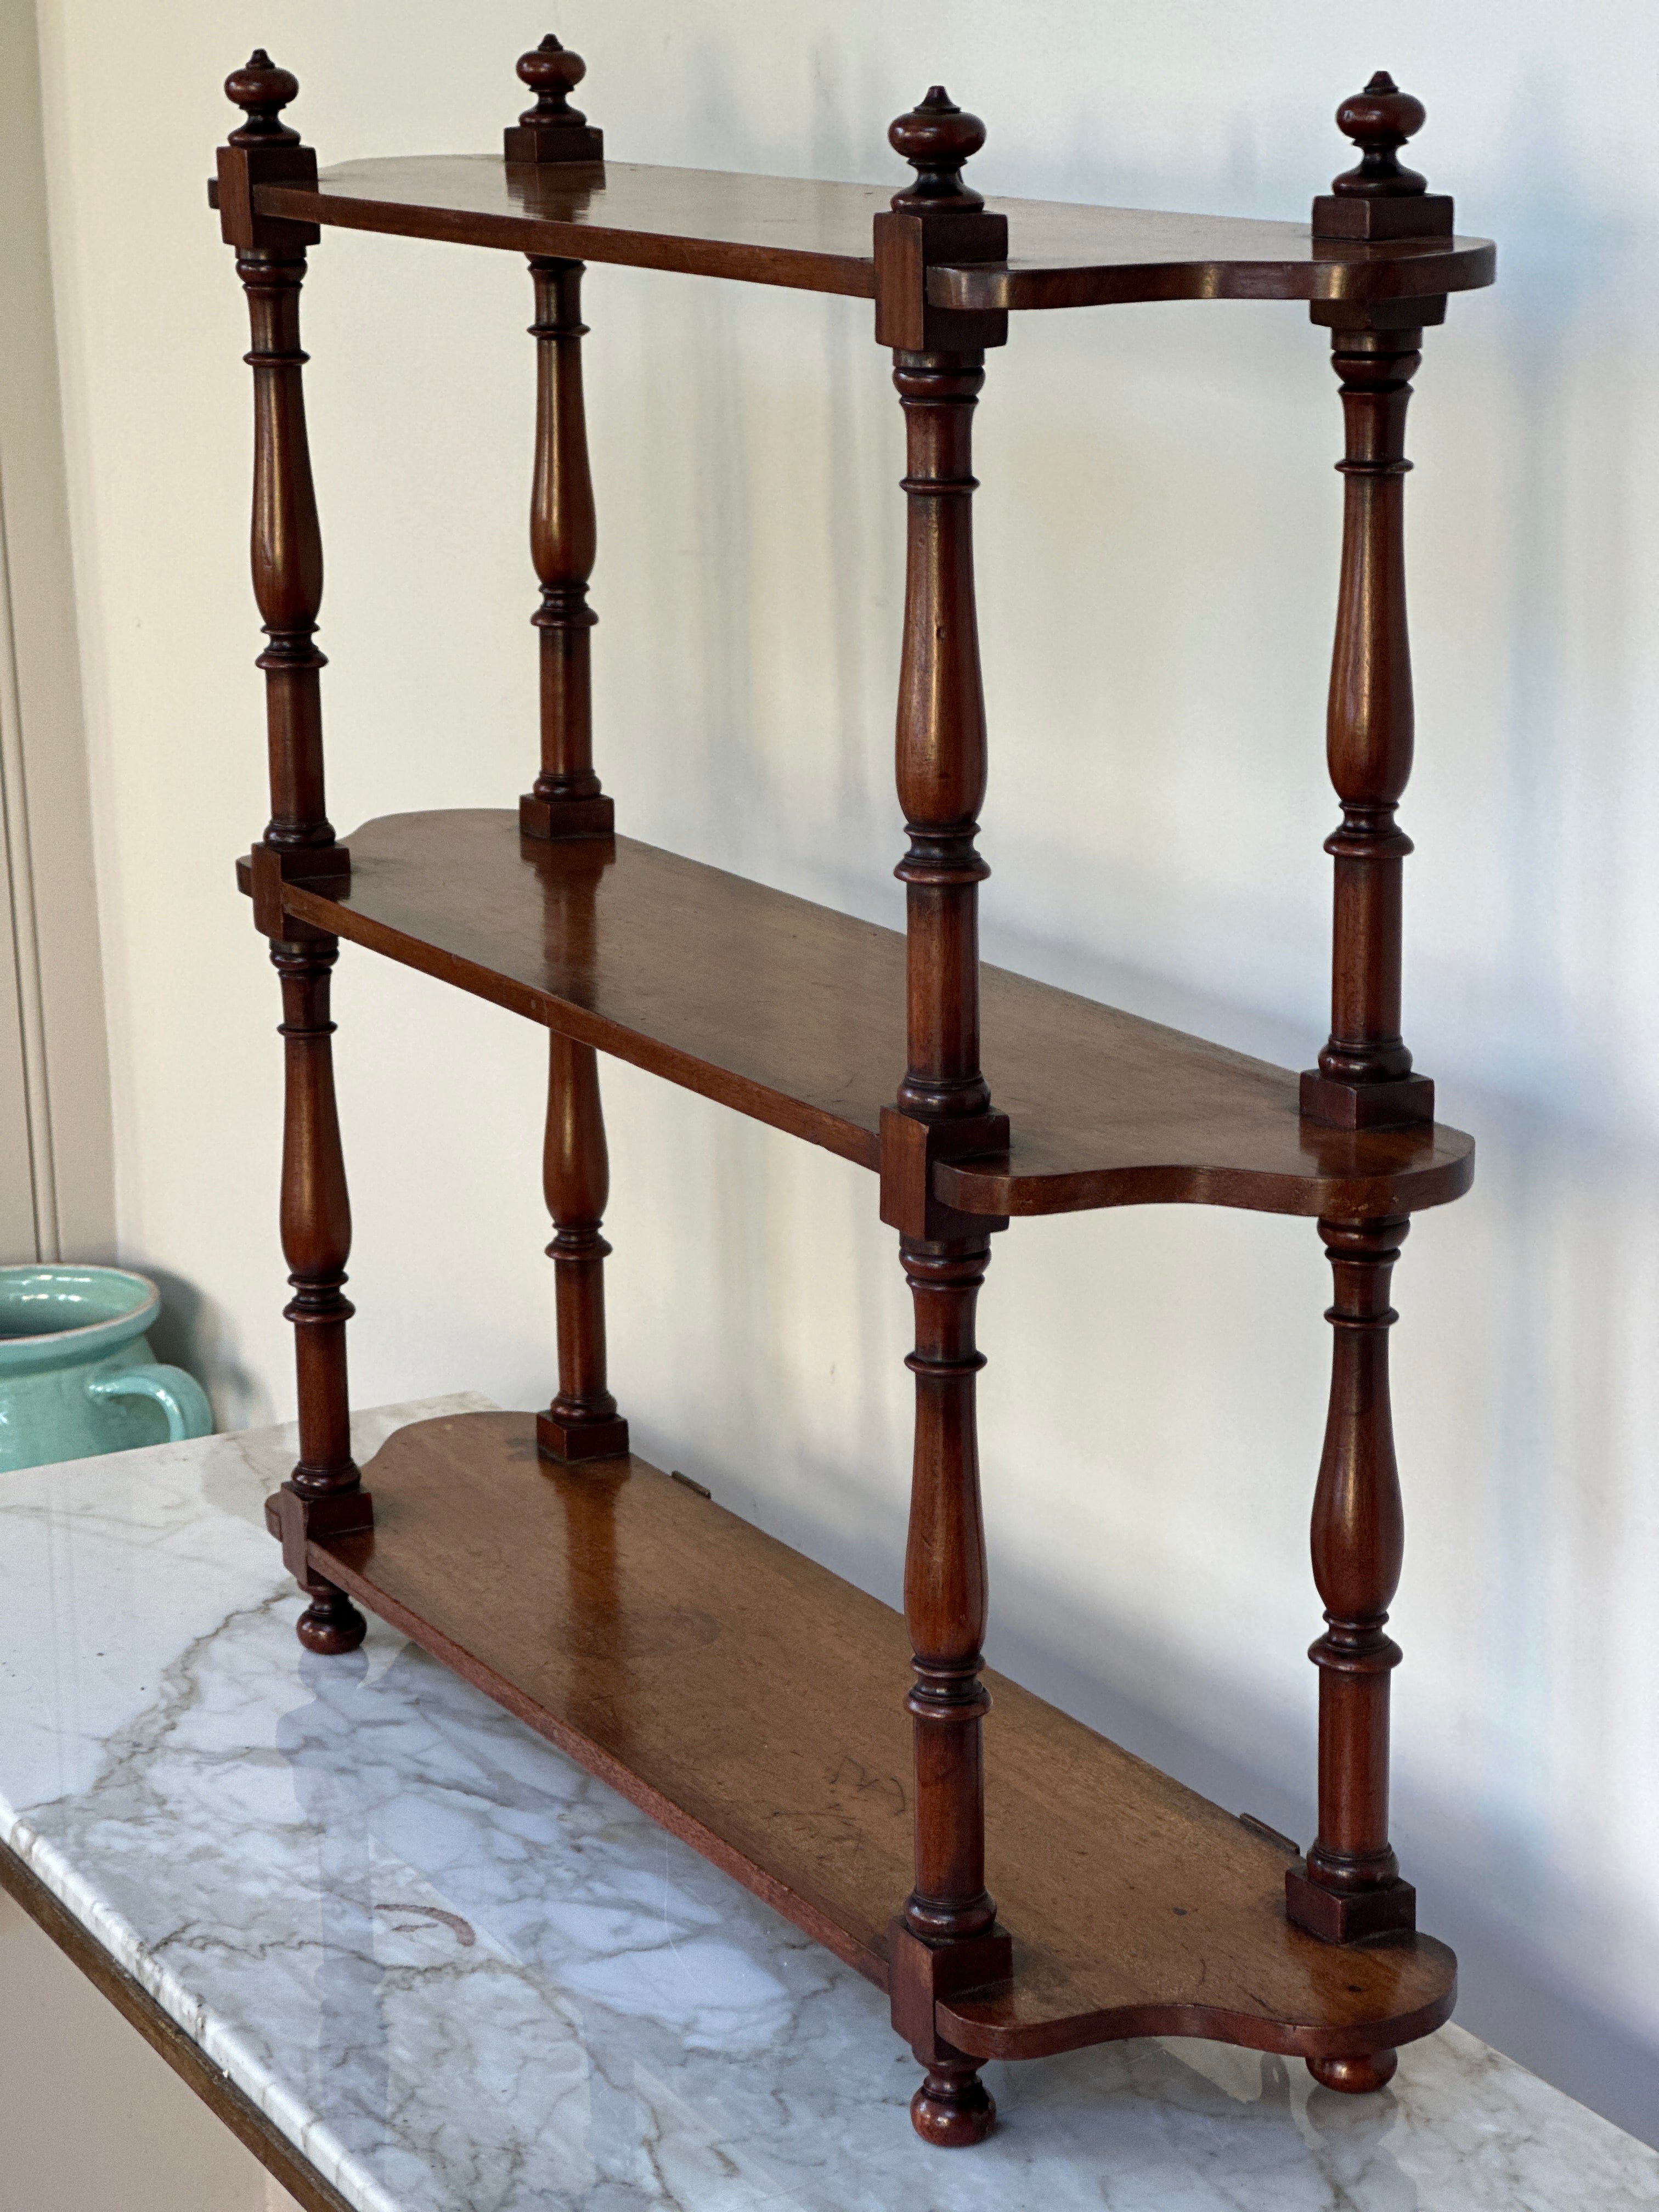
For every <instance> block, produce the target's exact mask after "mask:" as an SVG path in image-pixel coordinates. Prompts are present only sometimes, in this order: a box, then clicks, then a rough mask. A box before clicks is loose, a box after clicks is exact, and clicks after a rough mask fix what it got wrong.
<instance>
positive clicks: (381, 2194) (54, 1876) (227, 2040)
mask: <svg viewBox="0 0 1659 2212" xmlns="http://www.w3.org/2000/svg"><path fill="white" fill-rule="evenodd" d="M496 1411H499V1408H498V1407H496V1405H495V1401H494V1400H493V1399H491V1398H485V1397H483V1396H481V1395H478V1394H477V1392H475V1391H462V1392H459V1393H457V1394H455V1395H452V1396H448V1397H443V1398H431V1399H416V1400H413V1401H410V1402H409V1403H408V1404H405V1405H396V1406H377V1407H369V1408H368V1409H366V1410H365V1411H363V1412H362V1413H354V1414H353V1415H352V1445H353V1449H354V1451H356V1453H357V1454H358V1455H359V1457H360V1460H361V1459H362V1458H367V1457H368V1455H369V1454H370V1452H371V1451H373V1450H375V1449H379V1447H380V1444H381V1443H384V1441H385V1439H386V1437H387V1436H389V1435H390V1434H391V1433H392V1431H393V1430H394V1429H398V1428H402V1427H404V1426H405V1425H407V1424H408V1423H409V1422H410V1421H411V1420H420V1419H435V1418H437V1417H439V1416H441V1415H442V1414H445V1413H492V1412H496ZM244 1437H247V1438H249V1439H250V1440H252V1439H255V1438H257V1440H258V1446H259V1447H260V1451H259V1457H260V1461H261V1462H262V1463H263V1462H264V1460H265V1459H266V1458H267V1457H268V1456H270V1455H274V1454H275V1453H276V1451H277V1449H279V1448H281V1449H284V1450H287V1449H294V1448H295V1446H296V1445H297V1441H298V1429H297V1426H296V1425H295V1423H293V1422H285V1423H283V1424H281V1425H275V1426H267V1427H263V1428H259V1429H254V1430H245V1431H222V1432H219V1433H216V1434H215V1435H213V1436H210V1437H199V1438H194V1439H192V1440H191V1443H185V1444H176V1445H173V1446H170V1447H167V1449H172V1450H174V1451H178V1452H180V1453H183V1454H185V1455H188V1456H190V1457H192V1458H205V1457H207V1456H208V1455H210V1453H211V1452H212V1451H213V1449H215V1447H217V1448H218V1449H221V1450H222V1449H224V1448H225V1447H226V1446H227V1445H231V1446H233V1447H234V1446H236V1445H239V1444H240V1443H241V1442H242V1440H243V1438H244ZM154 1449H155V1447H154V1446H141V1447H140V1448H139V1450H140V1451H143V1452H148V1451H151V1450H154ZM136 1456H137V1454H136V1453H134V1454H128V1453H119V1454H117V1453H108V1454H106V1455H104V1458H105V1460H106V1461H109V1460H114V1459H118V1458H128V1457H136ZM90 1463H91V1462H86V1461H66V1462H63V1465H64V1466H65V1467H75V1466H86V1465H88V1464H90ZM249 1464H250V1468H252V1467H253V1462H252V1460H250V1462H249ZM15 1473H16V1474H18V1475H19V1476H20V1477H27V1476H29V1475H31V1474H33V1475H38V1474H40V1469H39V1468H17V1469H16V1470H15ZM273 1564H274V1565H275V1567H276V1577H275V1578H276V1579H278V1580H280V1579H281V1566H280V1561H277V1560H276V1555H275V1553H273ZM298 1598H299V1593H298V1591H297V1590H296V1591H295V1601H296V1603H297V1601H298ZM0 1843H3V1844H5V1845H6V1847H7V1848H8V1849H9V1850H11V1851H12V1852H14V1853H15V1856H16V1857H17V1858H18V1859H20V1860H21V1863H23V1865H24V1866H25V1867H27V1869H28V1870H29V1872H30V1873H31V1874H32V1875H33V1876H34V1877H35V1879H36V1881H39V1882H40V1883H41V1884H42V1886H43V1887H45V1888H46V1889H48V1890H49V1891H50V1892H51V1893H52V1896H54V1897H55V1898H56V1899H58V1903H59V1904H60V1905H62V1906H63V1907H64V1911H66V1912H68V1913H70V1914H71V1915H72V1916H73V1917H74V1918H75V1919H76V1921H77V1922H78V1923H80V1925H81V1926H82V1928H84V1929H86V1931H87V1933H88V1936H91V1937H92V1939H93V1941H94V1942H95V1943H97V1944H98V1945H99V1946H100V1948H101V1949H103V1950H105V1951H106V1952H107V1953H108V1954H109V1956H110V1957H111V1958H112V1959H113V1960H115V1962H116V1964H117V1965H118V1966H120V1967H122V1968H123V1969H124V1971H125V1972H127V1973H129V1974H130V1975H131V1977H132V1978H133V1980H134V1981H135V1982H137V1984H138V1985H139V1987H140V1988H141V1989H143V1990H144V1991H145V1993H146V1994H147V1995H148V1996H150V1997H153V1998H154V1999H155V2002H156V2003H157V2004H158V2005H160V2006H161V2009H162V2011H163V2012H165V2013H166V2014H167V2017H168V2018H169V2019H170V2020H172V2021H174V2022H175V2023H176V2024H177V2025H178V2026H179V2027H180V2028H182V2029H183V2030H184V2032H185V2034H186V2035H187V2036H188V2037H189V2038H190V2039H191V2042H192V2043H194V2044H195V2045H196V2046H197V2049H198V2050H199V2051H202V2052H203V2054H204V2056H205V2057H207V2058H209V2059H210V2061H211V2062H212V2063H213V2064H214V2065H216V2067H217V2068H218V2069H219V2070H220V2072H221V2073H222V2074H223V2075H226V2076H227V2078H228V2080H229V2081H233V2082H234V2084H235V2086H236V2087H238V2088H239V2089H240V2090H241V2092H242V2093H243V2094H244V2095H245V2096H246V2097H248V2098H249V2099H251V2100H252V2102H253V2103H254V2104H255V2105H257V2106H258V2108H259V2110H260V2111H261V2112H263V2113H264V2115H265V2117H266V2118H267V2119H268V2120H270V2122H271V2124H273V2125H274V2126H275V2127H276V2128H279V2129H280V2130H281V2131H282V2133H283V2135H284V2136H287V2138H288V2140H289V2142H290V2143H292V2144H293V2146H294V2148H295V2150H297V2151H298V2152H299V2153H300V2154H301V2157H302V2158H304V2159H305V2160H307V2163H308V2164H309V2165H311V2166H313V2167H315V2169H316V2171H317V2172H319V2174H320V2175H321V2176H322V2178H323V2179H324V2180H325V2181H327V2182H328V2183H330V2184H331V2185H332V2186H333V2187H334V2188H336V2189H337V2190H338V2191H339V2192H340V2194H341V2195H342V2196H343V2197H347V2198H349V2201H350V2202H351V2203H353V2204H354V2205H356V2207H357V2208H358V2212H405V2208H404V2205H403V2203H401V2201H400V2200H399V2199H398V2197H393V2196H392V2195H391V2194H390V2193H389V2192H388V2191H386V2190H385V2189H384V2188H383V2187H382V2186H381V2185H380V2183H379V2182H378V2181H377V2180H376V2179H374V2175H373V2174H372V2173H370V2172H368V2170H367V2169H366V2168H365V2167H364V2166H362V2165H361V2164H360V2163H359V2162H358V2161H357V2160H356V2159H355V2158H354V2157H353V2156H352V2154H351V2153H350V2152H349V2150H348V2149H347V2148H346V2147H345V2146H344V2144H343V2143H342V2142H340V2141H339V2139H338V2138H337V2136H335V2135H334V2133H333V2132H332V2130H330V2128H329V2127H328V2126H327V2125H326V2124H325V2122H323V2121H322V2120H321V2119H320V2118H318V2117H317V2116H316V2114H314V2113H313V2112H310V2111H309V2110H308V2108H307V2106H305V2105H304V2104H303V2103H302V2102H301V2100H300V2099H299V2098H298V2097H296V2096H295V2094H294V2093H292V2092H291V2091H290V2090H289V2089H287V2088H285V2087H284V2086H283V2082H282V2081H281V2080H280V2078H279V2077H278V2076H277V2075H275V2074H273V2073H272V2072H270V2069H267V2068H266V2067H265V2066H264V2065H263V2064H261V2063H260V2062H259V2061H258V2059H257V2058H256V2057H254V2055H253V2053H252V2051H251V2050H250V2049H249V2048H248V2046H247V2045H246V2043H245V2042H244V2041H243V2039H242V2038H241V2037H240V2035H239V2033H238V2032H237V2030H236V2029H235V2028H234V2027H233V2026H232V2024H231V2023H230V2022H229V2021H228V2020H225V2019H224V2018H222V2016H221V2015H219V2014H217V2013H216V2012H215V2011H214V2010H213V2008H211V2007H210V2006H209V2005H206V2004H204V2002H202V2001H201V1999H200V1998H198V1997H197V1996H194V1995H193V1994H192V1993H191V1990H189V1989H188V1988H187V1987H186V1985H185V1983H184V1981H183V1980H182V1979H181V1978H180V1977H179V1975H178V1974H177V1973H175V1972H173V1969H172V1968H171V1967H169V1966H165V1965H163V1964H162V1963H161V1961H160V1960H157V1959H156V1958H155V1956H154V1955H153V1954H152V1953H151V1952H149V1950H148V1949H147V1948H145V1946H144V1943H143V1940H142V1938H141V1937H140V1936H139V1935H138V1933H137V1929H135V1928H133V1927H132V1925H131V1923H130V1922H129V1921H127V1920H126V1919H125V1918H124V1917H122V1915H121V1914H120V1913H118V1912H117V1911H115V1910H114V1909H113V1907H112V1906H111V1905H107V1904H106V1903H105V1901H104V1900H103V1899H101V1898H100V1896H99V1895H98V1893H97V1892H96V1891H95V1890H94V1887H93V1886H92V1884H91V1882H90V1881H88V1880H87V1879H84V1878H83V1877H82V1876H81V1875H78V1874H77V1873H76V1870H75V1869H74V1868H73V1867H72V1866H71V1865H70V1863H69V1862H68V1861H67V1859H65V1858H64V1856H63V1854H62V1853H61V1852H60V1851H58V1850H56V1849H55V1848H54V1847H53V1845H52V1844H50V1843H49V1842H48V1841H47V1840H46V1838H45V1837H44V1836H42V1835H40V1834H39V1833H38V1832H36V1830H35V1829H33V1827H32V1826H30V1825H29V1823H28V1822H27V1820H24V1819H23V1818H22V1816H21V1814H19V1813H18V1812H16V1810H15V1808H13V1807H12V1806H11V1805H10V1804H9V1802H8V1801H7V1800H6V1799H5V1798H4V1797H3V1796H0Z"/></svg>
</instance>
